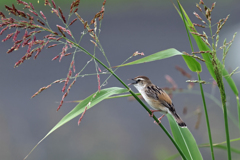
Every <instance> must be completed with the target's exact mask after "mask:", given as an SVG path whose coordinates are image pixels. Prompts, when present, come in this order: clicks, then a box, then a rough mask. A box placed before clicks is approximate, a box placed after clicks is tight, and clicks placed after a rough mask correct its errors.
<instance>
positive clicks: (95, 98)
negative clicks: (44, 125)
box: [24, 87, 128, 159]
mask: <svg viewBox="0 0 240 160" xmlns="http://www.w3.org/2000/svg"><path fill="white" fill-rule="evenodd" d="M125 92H128V90H127V89H125V88H119V87H112V88H105V89H102V90H101V91H100V92H96V93H94V94H92V95H90V96H89V97H87V98H86V99H84V100H83V101H81V102H80V103H79V104H78V105H77V106H76V107H75V108H73V109H72V110H71V111H70V112H69V113H68V114H66V115H65V116H64V117H63V118H62V119H61V120H60V121H59V122H58V123H57V124H56V125H55V126H54V127H53V128H52V129H51V130H50V131H49V132H48V133H47V134H46V135H45V136H44V137H43V139H41V140H40V141H39V142H38V143H37V144H36V146H35V147H34V148H33V149H32V150H31V151H30V153H29V154H31V152H32V151H33V150H34V149H35V148H36V147H37V146H38V145H39V144H40V143H41V142H42V141H43V140H44V139H45V138H47V137H48V136H49V135H50V134H51V133H52V132H53V131H55V130H56V129H58V128H59V127H61V126H62V125H64V124H65V123H67V122H69V121H70V120H72V119H73V118H75V117H77V116H79V115H80V114H81V113H83V112H84V110H85V107H87V109H89V108H92V107H93V106H94V105H96V104H98V103H99V102H101V101H103V100H104V99H106V98H108V97H110V96H111V95H114V94H121V93H125ZM89 102H91V103H90V105H89ZM29 154H28V155H27V156H26V157H25V158H24V159H26V158H27V157H28V156H29Z"/></svg>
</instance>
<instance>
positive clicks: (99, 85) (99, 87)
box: [97, 74, 101, 92]
mask: <svg viewBox="0 0 240 160" xmlns="http://www.w3.org/2000/svg"><path fill="white" fill-rule="evenodd" d="M97 79H98V91H99V92H100V91H101V83H100V75H99V74H97Z"/></svg>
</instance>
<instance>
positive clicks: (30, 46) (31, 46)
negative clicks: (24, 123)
mask: <svg viewBox="0 0 240 160" xmlns="http://www.w3.org/2000/svg"><path fill="white" fill-rule="evenodd" d="M17 2H18V4H21V5H23V6H24V9H25V10H24V11H21V10H18V9H17V8H16V7H15V5H12V6H5V8H6V9H7V11H8V12H9V13H11V14H12V15H14V16H20V17H21V19H20V20H19V19H17V18H16V19H15V18H12V17H11V18H6V16H5V15H4V13H3V12H0V18H1V22H0V27H2V29H1V31H0V35H2V34H4V33H5V31H6V30H8V29H12V28H14V27H15V28H16V30H15V31H14V32H12V33H9V34H8V35H6V38H4V39H3V40H2V41H3V42H5V41H7V40H9V39H12V40H13V42H14V44H13V46H12V47H11V48H10V49H8V51H7V53H11V52H13V51H14V50H18V49H19V48H20V47H26V48H27V49H26V50H27V51H26V53H25V54H24V55H23V56H22V58H21V59H20V60H19V61H17V62H16V63H15V65H14V67H17V66H19V65H20V64H22V63H23V62H24V61H25V60H27V59H29V58H31V57H33V58H34V59H36V58H37V57H38V55H39V54H40V52H41V51H42V49H43V48H44V47H46V48H52V47H55V46H57V44H50V45H49V46H47V45H48V44H49V42H53V41H60V40H61V39H63V38H62V36H59V34H58V33H57V32H55V31H53V30H51V29H50V28H48V27H47V26H48V25H46V26H45V24H47V22H46V20H47V17H46V16H45V15H44V13H43V12H42V11H40V12H38V11H36V10H35V7H34V6H33V4H32V3H31V2H29V3H27V2H24V1H22V0H17ZM79 3H80V0H75V1H74V2H73V3H72V4H71V8H70V13H75V14H76V15H77V17H78V19H79V20H80V21H81V22H82V23H83V24H84V28H87V31H88V32H89V34H90V35H91V37H92V38H93V39H94V40H95V41H93V40H91V42H92V43H93V44H94V45H95V46H97V43H96V42H98V37H97V35H96V30H97V19H98V20H99V21H101V20H102V19H103V16H104V12H105V7H104V6H105V4H106V0H104V2H103V6H102V8H101V10H100V11H99V12H98V13H96V14H95V16H94V18H93V19H92V21H91V22H90V24H89V23H88V22H87V21H84V20H83V19H82V18H81V17H80V16H79V15H78V14H77V11H78V6H79ZM45 5H49V6H50V7H51V6H53V8H52V12H54V13H55V14H56V15H57V16H58V17H60V18H61V19H62V20H63V22H64V23H65V24H66V18H65V16H64V14H63V12H62V10H61V8H60V7H59V8H58V9H57V8H56V4H55V2H54V1H53V0H51V4H50V3H49V0H45ZM27 12H28V13H27ZM34 18H35V21H36V22H38V23H40V24H39V25H38V24H36V23H35V22H34ZM76 21H77V18H75V19H73V20H72V21H71V22H70V23H69V25H68V26H70V25H72V24H73V23H75V22H76ZM91 24H94V29H92V28H90V26H91ZM57 28H58V30H59V32H60V33H61V34H62V35H63V36H64V37H66V35H65V34H68V35H69V36H71V37H72V33H71V31H70V30H68V27H66V28H65V27H62V26H60V25H57ZM32 29H34V30H33V31H30V30H32ZM24 30H25V31H24ZM42 31H47V32H50V34H48V35H46V36H44V37H43V39H37V38H39V37H38V35H37V33H40V32H42ZM20 32H22V33H24V35H23V36H22V37H20V36H19V35H20ZM59 44H60V43H59ZM73 46H74V45H73V43H72V42H70V41H68V40H66V42H65V45H64V47H63V48H62V52H61V53H60V54H59V55H57V56H55V57H54V58H53V59H52V60H56V59H59V61H61V59H62V58H63V57H65V56H69V55H72V53H71V52H69V53H68V52H67V51H68V49H69V48H72V47H73ZM34 54H35V55H34ZM142 54H143V53H142ZM98 71H99V72H101V69H100V68H99V67H98ZM72 72H76V70H75V61H74V59H73V60H72V62H71V64H70V70H69V73H68V75H67V78H66V79H64V80H56V81H54V82H53V83H61V82H65V83H64V86H63V88H62V92H63V93H64V92H65V91H66V92H65V93H64V95H63V96H62V100H61V102H60V105H59V107H58V109H57V110H59V109H60V107H61V106H62V105H63V101H64V98H65V97H66V96H67V95H68V93H69V91H70V89H71V87H72V86H73V84H74V83H75V82H76V79H77V77H78V75H79V73H78V74H76V75H75V79H74V80H73V81H72V83H71V84H70V85H69V86H68V84H69V81H70V79H71V78H72V77H71V76H72ZM97 81H98V91H99V92H100V90H101V84H100V75H99V74H97ZM53 83H51V84H50V85H48V86H45V87H42V88H40V89H39V90H38V91H37V92H36V93H35V94H34V95H33V96H32V98H33V97H35V96H36V95H38V94H39V93H41V92H42V91H43V90H45V89H47V88H49V87H50V86H51V85H52V84H53ZM67 86H68V88H67ZM66 88H67V89H66ZM89 105H90V103H89ZM86 109H87V108H86ZM84 113H85V112H84ZM82 116H83V115H82ZM81 119H82V118H80V121H81ZM79 123H80V122H79Z"/></svg>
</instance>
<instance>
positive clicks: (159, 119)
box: [154, 114, 165, 124]
mask: <svg viewBox="0 0 240 160" xmlns="http://www.w3.org/2000/svg"><path fill="white" fill-rule="evenodd" d="M164 116H165V114H164V115H162V116H161V117H159V118H158V121H159V123H157V122H156V121H154V123H155V124H160V123H161V119H162V118H163V117H164Z"/></svg>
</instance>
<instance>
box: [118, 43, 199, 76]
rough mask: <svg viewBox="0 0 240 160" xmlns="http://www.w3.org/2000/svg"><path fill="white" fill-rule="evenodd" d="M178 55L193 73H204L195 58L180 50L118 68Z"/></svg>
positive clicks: (152, 55)
mask: <svg viewBox="0 0 240 160" xmlns="http://www.w3.org/2000/svg"><path fill="white" fill-rule="evenodd" d="M177 55H182V57H183V59H184V60H185V62H186V64H187V66H188V68H189V69H190V70H191V71H193V72H201V71H202V67H201V64H200V63H199V62H198V61H197V60H196V59H194V58H193V57H190V56H188V55H184V54H183V53H181V52H179V51H178V50H176V49H174V48H170V49H166V50H163V51H160V52H157V53H154V54H151V55H149V56H146V57H144V58H141V59H138V60H136V61H133V62H129V63H126V64H122V65H119V66H116V67H123V66H129V65H134V64H141V63H146V62H152V61H157V60H161V59H165V58H170V57H173V56H177Z"/></svg>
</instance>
